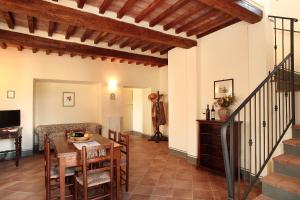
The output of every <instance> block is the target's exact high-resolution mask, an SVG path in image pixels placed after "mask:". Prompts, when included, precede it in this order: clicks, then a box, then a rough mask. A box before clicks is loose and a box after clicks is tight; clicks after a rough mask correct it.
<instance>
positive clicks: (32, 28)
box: [27, 16, 36, 33]
mask: <svg viewBox="0 0 300 200" xmlns="http://www.w3.org/2000/svg"><path fill="white" fill-rule="evenodd" d="M27 22H28V29H29V32H30V33H34V31H35V29H36V18H35V17H32V16H27Z"/></svg>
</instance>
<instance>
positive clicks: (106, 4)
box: [99, 0, 113, 14]
mask: <svg viewBox="0 0 300 200" xmlns="http://www.w3.org/2000/svg"><path fill="white" fill-rule="evenodd" d="M112 1H113V0H104V1H103V3H102V4H101V6H100V8H99V13H101V14H104V13H105V11H106V10H107V9H108V7H109V6H110V5H111V3H112Z"/></svg>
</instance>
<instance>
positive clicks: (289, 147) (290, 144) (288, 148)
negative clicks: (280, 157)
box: [282, 138, 300, 156]
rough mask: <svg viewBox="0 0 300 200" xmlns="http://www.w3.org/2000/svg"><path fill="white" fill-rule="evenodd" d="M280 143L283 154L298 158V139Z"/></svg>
mask: <svg viewBox="0 0 300 200" xmlns="http://www.w3.org/2000/svg"><path fill="white" fill-rule="evenodd" d="M282 143H283V144H284V153H285V154H289V155H295V156H300V138H293V139H289V140H285V141H283V142H282Z"/></svg>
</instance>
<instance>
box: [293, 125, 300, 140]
mask: <svg viewBox="0 0 300 200" xmlns="http://www.w3.org/2000/svg"><path fill="white" fill-rule="evenodd" d="M293 138H300V125H295V126H293Z"/></svg>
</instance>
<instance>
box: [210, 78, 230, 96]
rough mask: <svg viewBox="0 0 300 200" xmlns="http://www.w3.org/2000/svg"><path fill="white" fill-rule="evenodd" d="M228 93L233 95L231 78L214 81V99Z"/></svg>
mask: <svg viewBox="0 0 300 200" xmlns="http://www.w3.org/2000/svg"><path fill="white" fill-rule="evenodd" d="M229 95H230V96H232V97H233V96H234V88H233V79H224V80H219V81H215V82H214V99H219V98H221V97H223V96H229Z"/></svg>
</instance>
